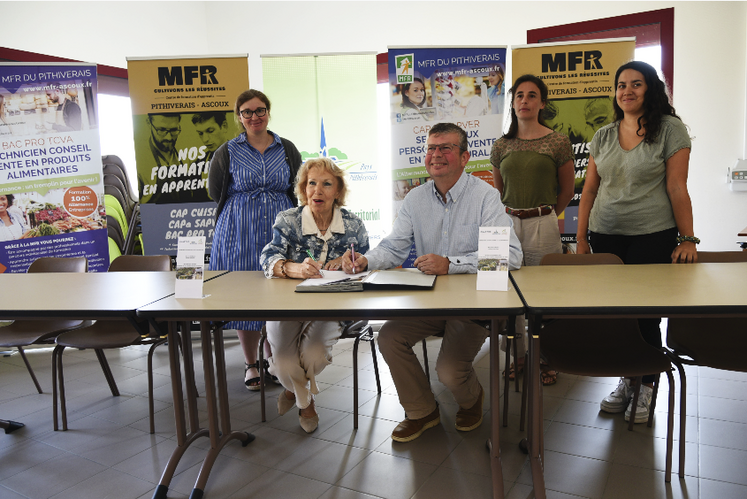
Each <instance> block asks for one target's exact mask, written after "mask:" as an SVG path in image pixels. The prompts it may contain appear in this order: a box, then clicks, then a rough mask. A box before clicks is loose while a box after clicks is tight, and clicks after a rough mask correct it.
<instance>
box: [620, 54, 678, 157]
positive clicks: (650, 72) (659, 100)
mask: <svg viewBox="0 0 747 499" xmlns="http://www.w3.org/2000/svg"><path fill="white" fill-rule="evenodd" d="M626 69H632V70H634V71H638V72H639V73H641V74H642V75H643V78H644V80H645V81H646V87H647V88H646V93H645V94H644V95H643V114H642V115H641V116H640V117H639V118H638V131H641V130H642V129H643V127H644V125H645V127H646V132H645V134H644V136H643V141H644V142H645V143H646V144H652V143H653V142H654V141H655V140H656V137H658V135H659V131H660V130H661V118H662V116H664V115H668V116H673V117H675V118H677V119H678V120H680V121H682V118H680V117H679V116H677V113H675V111H674V107H672V104H671V103H670V101H669V92H667V85H666V83H664V82H663V81H662V80H661V79H660V78H659V75H658V74H656V69H654V67H653V66H651V65H650V64H647V63H645V62H643V61H630V62H628V63H625V64H623V65H622V66H620V67H619V68H617V72H616V73H615V92H617V82H618V80H619V79H620V73H622V72H623V71H625V70H626ZM612 107H613V108H614V109H615V120H616V121H620V120H622V119H623V117H624V116H625V113H624V112H623V110H622V109H620V106H619V105H618V104H617V98H615V99H614V100H613V101H612Z"/></svg>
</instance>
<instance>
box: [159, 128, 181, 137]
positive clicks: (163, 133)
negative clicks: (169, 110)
mask: <svg viewBox="0 0 747 499" xmlns="http://www.w3.org/2000/svg"><path fill="white" fill-rule="evenodd" d="M153 130H155V131H156V133H157V134H158V135H159V136H161V137H165V136H166V135H179V134H180V133H181V132H182V128H181V127H177V128H161V127H157V126H154V127H153Z"/></svg>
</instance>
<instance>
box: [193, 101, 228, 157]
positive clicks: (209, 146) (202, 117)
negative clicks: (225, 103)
mask: <svg viewBox="0 0 747 499" xmlns="http://www.w3.org/2000/svg"><path fill="white" fill-rule="evenodd" d="M192 124H193V125H194V126H195V130H196V131H197V135H198V136H199V137H200V140H201V141H202V144H203V145H204V146H205V147H206V152H207V157H206V158H205V161H210V160H212V159H213V154H215V151H216V150H217V149H218V147H220V146H221V145H223V143H224V142H225V141H226V139H227V138H228V120H227V119H226V113H225V112H222V111H217V112H209V113H195V114H193V115H192Z"/></svg>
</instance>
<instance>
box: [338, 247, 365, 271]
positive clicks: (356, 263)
mask: <svg viewBox="0 0 747 499" xmlns="http://www.w3.org/2000/svg"><path fill="white" fill-rule="evenodd" d="M353 255H355V256H353ZM367 268H368V260H367V259H366V257H365V256H363V255H361V254H360V253H351V252H350V250H347V251H346V252H345V254H344V255H343V256H342V270H343V271H344V272H345V273H346V274H357V273H359V272H363V271H364V270H366V269H367Z"/></svg>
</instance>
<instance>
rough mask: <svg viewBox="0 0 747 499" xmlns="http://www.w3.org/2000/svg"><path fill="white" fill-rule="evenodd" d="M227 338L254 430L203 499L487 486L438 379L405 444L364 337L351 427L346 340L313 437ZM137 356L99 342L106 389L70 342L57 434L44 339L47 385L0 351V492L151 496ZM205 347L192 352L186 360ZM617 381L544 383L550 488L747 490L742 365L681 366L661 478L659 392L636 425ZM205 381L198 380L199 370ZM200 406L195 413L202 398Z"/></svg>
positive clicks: (523, 474)
mask: <svg viewBox="0 0 747 499" xmlns="http://www.w3.org/2000/svg"><path fill="white" fill-rule="evenodd" d="M197 346H198V345H197V344H195V347H197ZM439 346H440V340H439V339H438V338H434V339H431V340H429V342H428V349H429V354H430V359H431V360H435V359H436V356H437V351H438V348H439ZM226 349H227V361H228V366H229V367H228V369H229V373H230V375H231V379H230V380H229V381H230V382H229V391H230V398H231V417H232V425H233V428H234V429H238V430H246V431H249V432H252V433H253V434H254V435H256V437H257V438H256V440H255V441H254V442H252V443H251V444H250V445H248V446H247V447H241V446H240V445H239V444H238V443H237V442H233V443H231V444H229V445H228V446H227V447H226V448H225V449H224V450H223V452H222V453H221V455H220V457H219V459H218V461H217V463H216V465H215V467H214V469H213V472H212V475H211V477H210V480H209V481H208V485H207V488H206V491H205V497H208V498H211V499H212V498H226V497H231V498H244V497H262V498H263V499H275V498H283V499H289V498H291V499H292V498H304V499H306V498H324V499H332V498H337V499H362V498H370V497H381V498H392V499H400V498H401V499H407V498H416V499H421V498H427V499H439V498H448V499H453V498H476V497H484V498H487V497H490V492H491V487H490V468H489V463H488V453H487V451H486V449H485V442H486V439H487V437H488V434H489V431H488V425H487V424H483V425H482V426H481V427H480V428H479V429H477V430H475V431H473V432H470V433H466V434H463V433H459V432H457V431H455V429H454V413H455V411H456V405H455V403H454V401H453V399H452V397H451V395H450V394H449V393H448V391H445V388H444V387H443V385H441V384H440V383H438V382H437V381H434V383H433V387H434V390H436V392H438V399H439V402H440V404H441V414H442V424H441V425H440V426H438V427H436V428H434V429H432V430H428V432H426V434H425V435H424V436H423V437H421V438H420V439H418V440H416V441H414V442H411V443H408V444H397V443H393V442H392V440H391V439H390V438H389V434H390V433H391V431H392V429H393V428H394V426H395V425H396V422H397V421H399V420H400V419H401V418H402V417H403V412H402V409H401V407H400V405H399V403H398V400H397V396H396V392H395V389H394V387H393V385H392V382H391V378H390V377H389V375H388V372H387V370H386V369H387V368H386V364H384V363H383V362H381V363H380V364H379V365H380V367H381V369H382V373H381V374H382V384H383V387H382V388H383V390H384V392H383V394H382V395H381V397H377V396H376V392H375V384H374V377H373V372H372V365H371V355H370V350H368V347H367V346H366V345H363V346H362V347H361V350H362V351H361V352H360V353H359V357H360V361H361V364H362V370H361V372H360V375H361V383H362V387H363V390H361V398H360V413H361V421H360V428H359V429H358V431H357V432H355V431H353V429H352V413H351V410H352V388H351V386H352V368H351V365H352V352H351V349H352V342H351V341H349V340H346V341H344V342H340V343H338V345H337V347H336V349H335V354H336V355H335V359H334V364H333V365H331V366H329V367H328V368H327V369H326V370H325V371H324V373H323V374H322V375H321V376H320V381H322V382H323V383H322V386H321V387H322V390H323V391H322V392H321V393H320V394H319V396H318V397H317V407H318V410H319V413H320V417H321V421H320V427H319V429H318V430H317V431H316V432H315V433H314V434H312V435H306V434H304V433H303V431H302V430H301V429H300V428H299V425H298V419H297V417H296V416H295V415H294V414H293V412H290V413H288V414H286V415H285V416H283V417H278V416H277V413H276V411H275V399H276V397H277V395H278V393H280V389H279V387H276V386H273V387H272V388H271V390H270V392H269V398H268V408H269V411H268V416H269V420H268V421H267V422H266V423H261V422H260V417H259V394H258V393H253V392H252V393H250V392H248V391H247V390H246V389H245V388H244V387H243V381H242V375H243V369H242V367H243V359H242V358H241V353H240V348H239V345H238V342H237V341H236V339H235V338H230V337H229V338H228V339H227V340H226ZM487 353H488V350H487V344H486V345H485V346H484V347H483V350H482V352H481V353H480V355H479V356H478V358H477V360H476V367H477V371H478V375H479V377H480V380H481V382H482V383H483V385H484V386H486V387H487V384H488V374H489V359H488V355H487ZM145 354H146V351H145V350H144V349H142V348H128V349H123V350H118V351H111V352H109V353H108V354H107V355H108V358H109V361H110V363H111V365H112V370H113V371H114V375H115V377H116V379H117V381H118V384H119V389H120V391H121V392H122V395H121V396H120V397H112V396H111V394H110V393H109V391H108V388H107V386H106V383H105V382H104V380H103V376H102V374H101V372H100V369H99V367H98V364H97V362H96V360H95V357H94V355H93V353H92V352H89V351H83V352H81V351H68V352H67V353H66V355H65V366H66V379H67V390H68V411H69V420H70V423H69V424H70V430H69V431H67V432H54V431H52V422H51V416H52V409H51V407H52V396H51V372H50V350H48V349H41V350H40V349H35V350H30V351H29V357H30V359H31V362H32V363H33V366H34V368H35V369H36V372H37V375H38V376H39V378H40V381H41V383H42V387H43V389H44V393H43V394H42V395H39V394H37V393H36V392H35V390H34V387H33V384H32V383H31V380H30V378H29V376H28V374H27V373H26V370H25V368H24V367H23V364H22V361H21V359H20V358H19V356H18V355H17V354H14V355H12V356H10V357H0V417H2V418H6V419H13V420H17V421H21V422H23V423H25V424H26V426H25V428H23V429H21V430H18V431H16V432H14V433H12V434H10V435H4V434H2V433H0V498H3V499H5V498H32V499H42V498H48V497H54V498H56V499H62V498H77V499H86V498H96V499H102V498H106V497H109V498H116V499H128V498H133V499H137V498H150V497H151V496H152V493H153V489H154V487H155V484H156V483H157V482H158V480H159V477H160V474H161V472H162V470H163V467H164V465H165V463H166V460H167V459H168V457H169V456H170V454H171V451H172V450H173V449H174V446H175V436H174V423H173V410H172V404H171V388H170V383H169V377H168V372H169V371H168V365H167V354H166V348H163V347H162V348H160V349H159V350H158V351H157V354H156V366H157V368H156V398H157V403H156V410H157V415H156V418H157V421H156V430H157V433H156V434H155V435H150V434H149V433H148V418H147V392H146V390H147V388H146V374H145V373H146V357H145ZM199 355H200V352H199V349H197V351H196V352H195V357H196V358H199ZM433 367H434V366H433V365H431V373H433V372H434V371H433ZM198 369H201V366H199V365H198ZM616 381H617V380H614V379H606V378H605V379H599V378H579V377H574V376H568V375H563V374H561V375H560V377H559V380H558V383H557V385H555V386H551V387H547V388H546V389H545V392H544V393H545V428H546V436H545V447H546V453H545V456H546V457H545V461H546V464H545V479H546V483H547V489H548V497H549V498H553V499H559V498H604V499H613V498H636V499H646V498H667V499H669V498H671V499H679V498H683V499H698V498H703V499H710V498H718V499H727V498H745V497H747V375H744V374H735V373H727V372H721V371H714V370H710V369H704V368H692V369H689V374H688V383H689V384H688V393H689V394H690V398H689V403H688V405H689V407H688V412H687V415H688V426H687V464H686V477H685V479H684V480H679V479H678V478H677V477H676V475H675V476H674V478H673V481H672V483H671V485H667V484H665V483H664V475H663V471H662V470H663V469H664V452H665V441H664V437H665V434H666V417H665V412H658V411H666V398H664V396H665V395H666V393H660V398H659V404H658V406H657V414H656V419H655V422H654V426H653V428H651V429H648V428H646V427H645V425H637V426H636V428H635V431H634V432H632V433H631V432H628V431H627V429H626V425H625V423H624V421H623V417H622V414H618V415H608V414H604V413H600V412H599V400H600V399H601V398H602V397H603V396H604V395H606V394H607V393H608V392H609V391H610V390H612V389H613V388H614V386H615V384H616ZM198 385H199V386H198V388H199V389H200V390H202V385H201V383H200V382H199V381H198ZM663 387H664V388H665V389H666V388H667V387H666V383H664V385H663ZM509 397H510V412H511V415H510V418H509V427H508V428H506V429H504V430H502V433H501V438H500V441H501V448H502V458H503V470H504V478H505V490H506V494H507V497H508V498H510V499H528V498H531V497H533V494H532V488H531V485H530V484H531V476H530V472H529V469H528V467H527V464H526V458H525V456H524V454H522V453H521V452H520V451H519V449H518V445H517V442H519V440H520V439H521V438H522V434H521V433H520V432H519V431H518V426H519V425H518V419H519V418H518V411H519V397H518V394H516V393H513V392H511V393H510V395H509ZM486 402H487V401H486ZM199 403H200V404H203V403H204V401H203V400H202V399H200V402H199ZM200 407H201V409H202V410H203V412H202V419H203V420H204V419H206V412H205V411H204V409H205V408H204V405H201V406H200ZM206 445H207V441H206V439H201V440H199V441H198V442H197V443H196V444H195V445H194V446H193V448H191V449H189V450H188V451H187V452H186V454H185V456H184V457H183V459H182V463H181V465H180V467H179V468H178V470H177V473H178V474H177V476H176V477H175V478H174V480H173V481H172V485H171V490H170V493H169V498H185V497H188V496H189V493H190V491H191V489H192V487H193V485H194V480H195V479H196V476H197V473H198V470H199V466H200V463H201V458H202V456H203V455H204V454H203V452H204V448H205V447H206ZM675 447H676V442H675ZM674 471H675V472H676V471H677V455H676V454H675V464H674Z"/></svg>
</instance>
